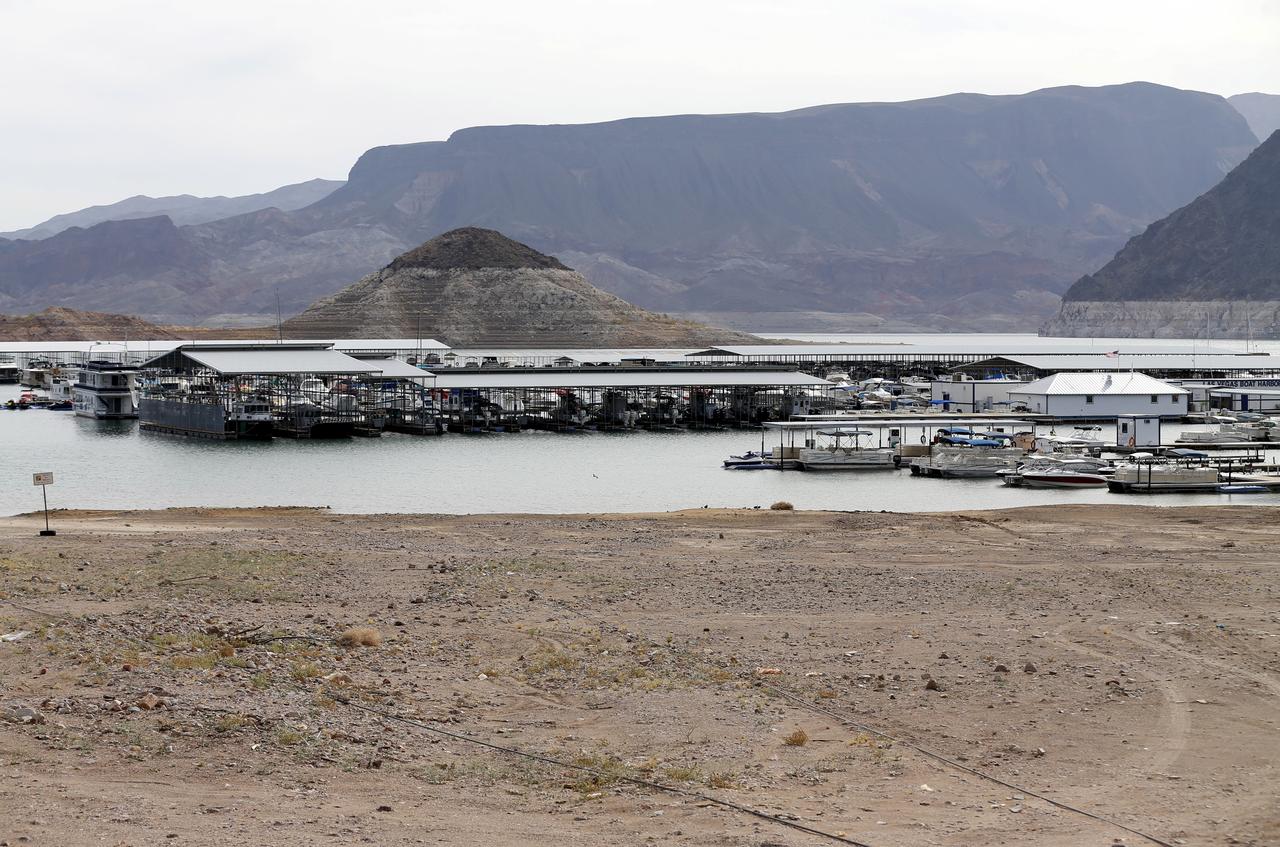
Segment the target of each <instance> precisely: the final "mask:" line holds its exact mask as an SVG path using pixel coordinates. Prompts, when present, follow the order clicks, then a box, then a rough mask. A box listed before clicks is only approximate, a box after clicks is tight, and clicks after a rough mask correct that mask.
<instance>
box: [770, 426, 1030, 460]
mask: <svg viewBox="0 0 1280 847" xmlns="http://www.w3.org/2000/svg"><path fill="white" fill-rule="evenodd" d="M1034 431H1035V425H1034V424H1033V423H1032V422H1031V421H1028V420H1025V419H1022V418H995V417H990V416H987V417H969V418H965V417H959V416H946V417H939V418H932V419H931V418H923V417H913V418H879V419H863V418H861V417H859V416H852V415H808V416H801V417H800V419H797V420H788V421H766V422H764V423H763V424H762V425H761V431H760V452H761V453H762V454H764V453H767V454H768V455H769V456H770V457H772V458H773V459H775V460H777V464H776V467H777V469H779V470H785V469H787V468H800V469H809V470H822V469H827V468H841V467H842V468H847V469H850V470H855V469H862V468H865V467H874V466H878V465H879V462H880V461H881V460H872V459H869V458H868V457H867V456H865V455H863V456H861V457H859V455H858V454H859V453H861V454H868V453H879V454H882V455H884V456H889V457H890V458H889V460H888V463H887V464H888V465H889V466H891V467H897V466H899V465H900V463H901V461H902V459H905V458H913V457H917V456H923V455H928V453H929V447H930V446H931V445H932V444H934V443H940V442H944V441H945V442H948V443H955V444H961V443H965V444H973V445H975V446H980V445H984V444H990V445H1012V444H1013V443H1014V440H1015V438H1018V437H1019V436H1024V437H1025V438H1026V440H1028V441H1029V440H1030V439H1031V438H1032V437H1034V436H1033V435H1032V433H1034ZM775 433H776V436H777V440H776V444H777V446H776V447H775V448H772V449H769V448H768V447H767V443H768V442H769V441H772V440H773V438H772V435H773V434H775ZM1028 446H1029V445H1028ZM824 452H825V453H827V454H836V453H843V454H844V455H845V456H847V457H849V458H848V459H847V460H844V461H841V460H839V458H838V457H837V459H836V461H834V462H832V461H830V460H828V459H826V458H825V457H824V456H823V455H821V454H822V453H824Z"/></svg>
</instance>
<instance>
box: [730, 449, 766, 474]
mask: <svg viewBox="0 0 1280 847" xmlns="http://www.w3.org/2000/svg"><path fill="white" fill-rule="evenodd" d="M724 466H725V467H726V468H728V469H730V470H735V471H757V470H774V469H776V468H777V467H778V463H777V462H775V461H774V460H773V457H772V455H771V454H770V453H769V452H767V451H766V452H763V453H761V452H758V451H755V450H748V451H747V452H745V453H742V454H740V455H737V456H730V457H729V458H727V459H725V460H724Z"/></svg>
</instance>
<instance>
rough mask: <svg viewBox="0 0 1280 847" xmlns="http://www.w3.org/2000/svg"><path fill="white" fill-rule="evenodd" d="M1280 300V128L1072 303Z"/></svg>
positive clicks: (1134, 243)
mask: <svg viewBox="0 0 1280 847" xmlns="http://www.w3.org/2000/svg"><path fill="white" fill-rule="evenodd" d="M1251 298H1252V299H1255V300H1280V133H1275V134H1273V135H1272V136H1271V137H1270V138H1269V139H1267V140H1266V141H1264V142H1263V143H1262V145H1261V146H1260V147H1258V149H1257V150H1255V151H1253V153H1252V155H1250V156H1249V158H1248V159H1246V160H1245V161H1244V163H1242V164H1241V165H1240V166H1239V167H1237V168H1236V169H1235V170H1233V171H1232V172H1231V173H1230V174H1228V175H1227V176H1226V178H1225V179H1223V180H1222V182H1220V183H1219V184H1218V185H1216V186H1214V187H1213V188H1212V189H1210V190H1209V191H1207V192H1206V193H1205V194H1203V195H1202V196H1200V197H1198V198H1196V199H1195V200H1194V201H1193V202H1191V203H1189V204H1187V205H1186V206H1183V207H1182V208H1181V209H1178V210H1177V211H1176V212H1174V213H1173V214H1171V215H1169V216H1168V217H1166V218H1163V219H1162V220H1158V221H1156V222H1155V223H1153V224H1152V225H1151V226H1149V227H1147V230H1146V232H1144V233H1142V234H1141V235H1139V236H1137V237H1136V238H1134V239H1132V240H1131V241H1130V242H1129V243H1128V244H1126V245H1125V246H1124V249H1122V250H1121V251H1120V252H1119V253H1117V254H1116V256H1115V258H1114V259H1112V260H1111V261H1110V262H1108V263H1107V264H1106V266H1104V267H1103V268H1102V269H1101V270H1100V271H1098V272H1097V273H1095V274H1092V275H1088V276H1085V277H1084V278H1082V279H1081V280H1080V281H1079V282H1077V283H1076V284H1075V285H1073V286H1071V289H1070V290H1069V291H1068V292H1067V294H1066V298H1065V299H1067V300H1247V299H1251Z"/></svg>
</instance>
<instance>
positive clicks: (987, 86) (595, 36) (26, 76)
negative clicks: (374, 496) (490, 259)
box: [0, 0, 1280, 231]
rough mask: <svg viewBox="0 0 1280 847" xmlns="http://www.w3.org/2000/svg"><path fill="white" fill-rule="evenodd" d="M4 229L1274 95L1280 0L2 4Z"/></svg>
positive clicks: (88, 0) (98, 0) (54, 0)
mask: <svg viewBox="0 0 1280 847" xmlns="http://www.w3.org/2000/svg"><path fill="white" fill-rule="evenodd" d="M0 79H3V80H4V83H5V84H4V87H3V89H2V92H3V93H2V94H0V231H2V230H7V229H16V228H19V227H22V226H29V225H31V224H34V223H36V222H38V221H41V220H43V219H45V218H47V217H49V216H51V215H53V214H56V213H58V212H66V211H72V210H75V209H78V208H81V207H84V206H88V205H93V204H97V203H109V202H114V201H116V200H120V199H122V198H124V197H127V196H130V195H133V194H150V195H161V194H182V193H190V194H202V195H212V194H228V195H230V194H246V193H252V192H257V191H264V190H269V189H271V188H274V187H276V186H279V185H283V184H286V183H289V182H298V181H301V180H305V179H309V178H311V177H316V176H322V177H329V178H343V177H345V176H346V173H347V170H348V169H349V168H350V166H351V164H352V163H353V162H354V161H355V159H356V157H357V156H359V155H360V153H361V152H363V151H364V150H366V149H368V148H369V147H373V146H377V145H381V144H393V143H402V142H411V141H426V140H433V139H443V138H446V137H447V136H448V135H449V133H450V132H452V131H453V130H455V129H458V128H461V127H466V126H474V125H477V124H500V123H576V122H584V121H599V120H608V119H611V118H619V117H628V116H634V115H658V114H673V113H684V112H733V111H774V110H782V109H790V108H796V107H800V106H807V105H813V104H818V103H832V102H854V101H864V100H906V99H912V98H917V97H928V96H933V95H939V94H947V93H951V92H954V91H976V92H983V93H991V94H1001V93H1016V92H1023V91H1030V90H1033V89H1036V88H1042V87H1045V86H1050V85H1062V84H1084V85H1099V84H1108V83H1118V82H1128V81H1131V80H1135V79H1143V80H1149V81H1152V82H1159V83H1164V84H1167V85H1174V86H1178V87H1182V88H1194V89H1199V90H1202V91H1211V92H1214V93H1218V94H1224V95H1229V94H1236V93H1240V92H1244V91H1269V92H1273V93H1280V2H1274V0H1256V2H1255V1H1254V0H1218V1H1217V2H1205V0H1194V1H1193V2H1182V1H1181V0H1159V2H1139V1H1138V0H1133V1H1131V2H1125V0H1106V2H1093V0H1076V2H1072V3H1041V2H1034V0H989V2H977V1H976V0H975V2H965V0H950V2H907V0H885V2H877V1H876V0H812V1H811V2H804V0H789V2H784V1H783V0H778V1H777V2H765V0H682V2H665V0H634V2H632V1H631V0H514V1H512V0H487V2H457V0H452V1H451V2H433V0H408V2H402V1H401V0H377V1H376V2H370V3H354V2H350V0H347V1H346V2H324V0H310V1H309V2H289V1H288V0H252V2H238V0H218V2H213V3H175V2H172V0H157V2H145V1H144V0H137V1H136V2H132V1H127V2H122V0H111V1H110V2H103V0H84V1H83V2H71V1H70V0H67V2H58V0H46V2H28V0H22V2H19V0H0Z"/></svg>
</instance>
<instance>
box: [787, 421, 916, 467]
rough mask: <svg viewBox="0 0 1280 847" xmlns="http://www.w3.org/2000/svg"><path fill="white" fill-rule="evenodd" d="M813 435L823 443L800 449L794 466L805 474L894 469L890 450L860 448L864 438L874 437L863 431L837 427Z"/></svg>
mask: <svg viewBox="0 0 1280 847" xmlns="http://www.w3.org/2000/svg"><path fill="white" fill-rule="evenodd" d="M816 435H817V436H819V437H820V438H821V439H824V441H825V443H821V444H819V443H817V442H816V439H815V444H814V446H811V447H802V448H800V451H799V455H798V456H797V462H798V463H799V465H800V467H801V468H802V469H803V470H806V471H820V470H846V471H858V470H876V469H879V470H892V469H893V468H896V467H897V466H898V465H897V456H896V453H897V451H896V450H894V449H893V448H892V447H870V446H863V443H862V439H863V438H864V437H874V435H875V433H873V432H870V431H869V430H865V429H850V428H847V427H837V428H834V429H819V430H817V431H816Z"/></svg>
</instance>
